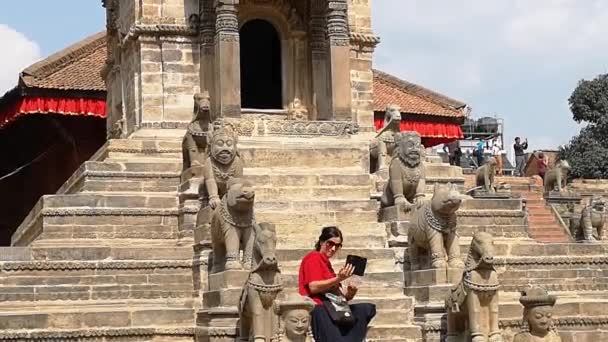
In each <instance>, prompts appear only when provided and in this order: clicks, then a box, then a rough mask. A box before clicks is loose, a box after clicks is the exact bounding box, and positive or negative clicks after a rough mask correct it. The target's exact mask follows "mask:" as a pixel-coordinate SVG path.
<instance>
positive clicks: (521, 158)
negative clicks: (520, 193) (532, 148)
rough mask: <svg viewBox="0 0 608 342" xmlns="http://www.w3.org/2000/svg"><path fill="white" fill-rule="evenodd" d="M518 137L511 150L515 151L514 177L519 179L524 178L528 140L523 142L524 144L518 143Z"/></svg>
mask: <svg viewBox="0 0 608 342" xmlns="http://www.w3.org/2000/svg"><path fill="white" fill-rule="evenodd" d="M520 141H521V139H519V137H516V138H515V144H513V150H515V175H516V176H519V177H523V176H524V167H525V166H526V152H524V151H525V150H527V149H528V139H527V138H526V140H524V143H523V144H522V143H520Z"/></svg>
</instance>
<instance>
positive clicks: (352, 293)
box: [344, 283, 359, 300]
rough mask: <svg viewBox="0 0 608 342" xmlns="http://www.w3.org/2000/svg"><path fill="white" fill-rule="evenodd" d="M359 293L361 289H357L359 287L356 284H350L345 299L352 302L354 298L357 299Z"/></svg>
mask: <svg viewBox="0 0 608 342" xmlns="http://www.w3.org/2000/svg"><path fill="white" fill-rule="evenodd" d="M357 291H359V288H358V287H357V285H355V284H352V283H351V284H348V286H347V287H346V293H345V294H344V297H346V300H351V299H353V298H355V296H356V295H357Z"/></svg>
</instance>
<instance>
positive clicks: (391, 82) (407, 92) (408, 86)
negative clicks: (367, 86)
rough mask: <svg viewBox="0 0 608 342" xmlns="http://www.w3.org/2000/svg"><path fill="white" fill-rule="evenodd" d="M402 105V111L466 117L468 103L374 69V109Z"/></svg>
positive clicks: (383, 109)
mask: <svg viewBox="0 0 608 342" xmlns="http://www.w3.org/2000/svg"><path fill="white" fill-rule="evenodd" d="M391 104H395V105H398V106H399V107H401V112H402V113H408V114H422V115H433V116H444V117H454V118H464V116H465V110H466V104H465V103H463V102H460V101H457V100H454V99H451V98H449V97H447V96H445V95H442V94H439V93H436V92H434V91H432V90H429V89H426V88H424V87H421V86H419V85H417V84H414V83H410V82H407V81H404V80H402V79H399V78H397V77H395V76H392V75H389V74H387V73H385V72H382V71H379V70H374V111H382V112H383V111H385V110H386V107H387V106H388V105H391Z"/></svg>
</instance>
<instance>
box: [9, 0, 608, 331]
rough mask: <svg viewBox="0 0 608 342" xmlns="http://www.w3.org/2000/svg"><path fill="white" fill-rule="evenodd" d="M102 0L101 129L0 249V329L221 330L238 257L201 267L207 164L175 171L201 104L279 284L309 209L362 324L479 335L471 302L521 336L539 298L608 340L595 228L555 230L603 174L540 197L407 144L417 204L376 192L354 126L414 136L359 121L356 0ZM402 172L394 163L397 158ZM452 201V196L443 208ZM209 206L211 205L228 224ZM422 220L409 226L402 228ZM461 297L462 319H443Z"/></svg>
mask: <svg viewBox="0 0 608 342" xmlns="http://www.w3.org/2000/svg"><path fill="white" fill-rule="evenodd" d="M103 5H104V7H105V8H106V10H107V45H106V48H107V58H106V60H107V62H106V65H105V67H104V70H103V74H102V75H103V77H104V79H105V82H106V88H107V99H106V103H107V129H108V134H109V135H110V138H111V139H109V140H108V141H107V143H105V145H103V147H102V148H101V149H99V150H98V151H97V152H96V153H95V154H94V155H93V156H92V157H91V158H90V159H89V160H88V161H86V162H84V163H83V164H82V165H81V166H80V167H79V168H78V170H77V171H76V172H75V173H74V174H73V175H72V176H71V177H70V178H69V179H68V180H67V181H66V182H65V183H64V184H63V186H61V188H60V189H59V190H58V191H57V193H56V194H55V195H45V196H43V197H41V198H40V200H39V201H38V202H37V204H36V205H35V206H34V207H33V208H32V209H31V211H30V213H29V214H28V216H27V217H26V218H25V219H24V220H23V222H22V223H21V225H19V227H18V228H16V230H15V232H14V234H13V235H12V237H11V247H5V248H1V249H0V298H1V301H0V307H1V309H0V327H1V328H2V329H1V330H0V341H168V342H185V341H216V342H220V341H222V342H224V341H237V340H238V338H239V334H240V333H241V331H239V330H240V328H239V327H240V324H239V321H240V320H242V317H241V316H242V312H241V311H240V310H239V307H240V306H241V305H242V304H241V303H240V295H241V292H242V289H243V285H244V283H245V281H247V279H248V278H247V277H248V275H249V272H248V271H244V270H228V269H226V270H213V269H212V266H213V265H214V262H217V261H218V260H214V259H213V258H214V255H217V246H216V245H215V242H214V243H213V244H212V243H210V238H209V232H208V230H209V223H208V221H207V220H208V217H207V216H205V215H206V212H205V210H207V209H208V210H211V209H210V208H209V207H207V204H208V203H207V200H208V201H209V203H210V202H211V197H210V196H207V198H206V199H205V200H203V201H201V197H205V196H206V195H201V193H199V188H200V187H201V184H200V183H197V179H198V180H200V179H201V173H200V168H203V169H204V168H205V167H207V168H208V167H210V164H209V163H210V162H203V164H204V165H198V166H197V165H194V166H193V167H190V168H188V170H189V172H190V173H186V172H182V171H184V170H183V150H182V148H183V146H182V141H183V139H184V134H186V132H189V134H192V135H194V136H197V132H198V131H195V130H192V129H191V126H190V123H191V121H192V118H193V114H197V115H198V114H200V113H202V112H204V113H208V115H209V116H210V117H211V119H215V123H216V124H215V125H214V124H210V125H209V128H208V130H212V131H213V130H215V129H216V128H217V127H219V126H222V125H223V126H225V127H229V129H227V131H228V133H225V134H226V136H228V137H232V138H235V139H234V140H235V142H236V140H237V138H236V137H238V158H239V161H240V162H241V163H242V165H243V171H242V173H243V175H242V178H243V179H245V180H246V181H248V182H250V183H251V184H252V189H253V191H255V220H256V221H257V222H268V223H271V225H267V224H265V225H263V226H264V227H266V226H268V227H270V226H272V227H274V232H276V240H277V246H276V251H274V253H275V254H276V258H277V259H278V265H279V267H280V270H281V273H280V274H281V283H280V285H281V290H282V292H284V293H286V294H292V293H294V292H295V291H296V289H297V281H298V279H297V272H298V267H299V263H300V260H301V258H302V257H303V256H304V255H305V254H306V253H307V252H308V251H310V250H311V249H312V248H313V246H314V243H315V241H316V239H317V237H318V234H319V231H320V228H321V227H322V226H323V225H327V224H337V225H338V226H339V227H340V228H341V229H342V230H343V232H344V233H345V240H344V248H343V249H342V250H341V251H340V253H339V255H338V257H337V258H335V259H336V260H333V261H334V267H335V268H337V267H340V265H342V264H343V263H344V260H345V258H346V256H347V255H348V254H356V255H359V256H363V257H366V258H367V259H368V264H367V270H366V275H365V277H364V278H363V280H362V283H361V286H360V291H359V294H358V296H357V297H356V299H355V301H360V302H371V303H374V304H375V305H376V306H377V309H378V314H377V316H376V317H375V318H374V320H373V321H372V322H371V326H370V330H369V332H368V335H367V341H369V342H371V341H408V342H423V341H424V342H441V341H445V340H448V341H455V340H458V338H461V339H460V340H462V341H468V340H470V338H469V337H470V336H471V335H473V338H474V339H473V341H475V342H477V341H480V339H479V338H480V336H478V335H475V334H477V330H476V329H478V328H477V327H476V326H475V324H473V323H472V322H487V321H489V322H490V323H487V324H485V323H483V324H481V325H482V326H481V330H484V331H485V332H486V335H488V334H487V333H488V332H489V333H490V334H489V335H491V337H490V339H489V340H488V341H489V342H498V341H509V342H510V341H513V339H514V338H515V335H516V334H519V335H518V337H517V339H518V340H521V338H527V336H529V335H530V334H531V332H533V331H536V330H535V329H536V326H534V327H532V326H531V325H532V319H527V320H524V319H522V314H523V313H525V315H526V317H527V318H530V314H529V312H531V311H530V310H532V309H533V308H535V307H537V306H540V305H541V304H542V305H544V307H549V306H550V307H551V308H552V310H553V323H552V325H551V326H550V327H549V328H550V329H551V334H549V335H547V336H550V337H551V338H555V336H557V334H559V336H560V337H561V340H562V341H564V342H566V341H568V342H570V341H572V342H573V341H583V342H596V341H608V313H607V311H606V310H607V309H606V308H607V307H608V273H607V266H606V265H607V263H608V257H607V256H606V253H607V252H608V244H606V243H604V242H603V241H602V240H599V241H594V242H589V243H579V242H576V234H573V233H571V232H570V231H569V229H568V222H570V221H572V222H578V221H577V219H579V218H580V220H579V221H580V222H583V223H581V224H583V225H585V224H586V223H585V222H588V221H589V220H591V222H593V223H594V224H595V222H596V221H597V222H599V221H598V220H595V219H594V216H591V218H589V216H585V213H592V214H589V215H593V213H597V214H598V215H603V212H600V211H599V209H597V212H596V211H593V210H596V209H595V207H594V206H593V205H591V204H590V205H588V206H585V205H584V203H585V201H586V198H587V197H590V196H592V195H605V191H604V190H603V189H605V187H604V186H603V185H601V184H595V183H594V184H589V183H584V182H577V183H574V184H571V185H568V186H567V187H566V189H565V190H564V191H563V192H560V193H555V192H554V191H549V192H548V193H545V194H544V193H543V187H542V185H539V184H537V183H534V182H532V181H530V180H529V179H527V178H505V177H497V179H496V180H495V182H506V183H509V185H510V187H508V191H507V190H496V191H494V187H493V185H494V184H488V189H489V191H487V192H485V193H483V192H482V191H478V190H479V189H477V190H476V192H473V193H471V192H469V191H467V189H468V188H470V187H473V186H474V184H473V183H474V182H475V179H474V178H470V177H467V176H465V175H463V173H462V169H461V168H459V167H456V166H449V165H447V164H445V163H442V162H441V161H440V160H439V158H437V156H433V155H426V154H425V153H424V151H423V150H422V151H418V152H422V153H420V154H421V158H422V160H423V163H422V164H421V165H419V166H416V167H410V168H412V169H414V168H416V169H415V172H417V173H416V176H415V177H410V178H407V177H406V179H408V180H407V181H406V183H407V182H414V180H412V178H415V181H416V182H421V181H423V182H421V183H416V184H422V186H420V187H419V189H417V191H416V194H415V195H416V196H415V197H416V198H415V199H413V200H412V202H414V201H418V199H417V198H418V197H420V198H422V199H423V200H424V201H426V202H424V203H423V202H420V203H423V204H421V205H420V206H419V207H418V206H416V205H413V206H411V207H410V206H401V204H399V203H397V201H396V200H395V201H393V202H390V203H388V204H386V203H384V201H383V204H382V208H381V201H380V200H379V199H381V197H382V195H381V194H380V193H381V190H383V189H386V188H387V187H394V185H393V183H391V181H390V177H394V176H395V173H393V172H392V167H391V168H390V169H391V170H389V171H387V169H386V168H385V169H382V168H380V169H379V170H377V171H376V172H374V174H370V163H372V157H370V145H373V146H380V145H382V144H384V145H382V146H384V147H385V148H386V150H387V151H393V147H395V146H396V148H395V149H394V151H393V152H387V153H389V154H390V155H388V157H389V158H388V159H389V160H390V163H391V164H392V163H398V162H400V159H407V158H406V157H407V156H404V155H405V154H406V152H405V151H406V150H412V149H414V146H417V145H416V144H415V142H416V141H417V140H416V139H418V142H419V140H420V139H419V137H418V138H416V135H415V134H411V133H407V134H397V132H390V131H384V132H387V134H384V133H383V134H382V135H379V136H378V137H376V132H375V129H374V108H373V105H372V101H373V100H372V95H373V91H374V89H373V82H374V70H372V55H373V51H374V47H375V46H376V44H377V43H378V42H379V39H378V38H377V37H376V36H375V35H374V32H373V30H372V26H371V1H370V0H297V1H295V0H162V1H161V0H143V1H142V0H140V1H135V0H121V1H118V0H105V1H104V2H103ZM279 46H280V48H278V47H279ZM244 52H246V53H244ZM195 94H198V95H197V97H196V99H198V100H197V101H195V100H193V96H194V95H195ZM199 100H200V101H199ZM455 107H458V108H460V107H459V105H455ZM193 108H194V113H193ZM393 111H394V110H393ZM387 114H388V113H387ZM212 121H213V120H212ZM387 122H389V121H388V120H387ZM223 126H222V127H223ZM201 127H202V126H201ZM396 127H397V128H398V127H399V126H398V125H397V126H396ZM203 131H205V127H203ZM203 131H200V132H198V133H201V132H203ZM389 133H390V134H389ZM393 133H394V134H393ZM214 134H216V136H217V134H220V133H217V132H215V131H214ZM198 136H200V137H202V136H204V135H203V134H202V133H201V134H199V135H198ZM406 138H407V139H411V140H412V141H413V142H414V143H413V144H411V145H407V144H406V143H407V142H408V141H406V140H405V139H406ZM184 140H185V139H184ZM211 141H213V140H211ZM422 142H424V139H423V140H422ZM207 143H208V142H207ZM374 144H376V145H374ZM391 144H392V145H391ZM203 152H204V151H203ZM210 154H211V157H209V160H211V159H212V158H213V152H210ZM204 156H205V157H206V156H207V155H206V154H205V155H204ZM235 158H236V157H235ZM387 163H388V162H387ZM213 165H215V164H213ZM215 166H217V165H215ZM199 167H200V168H199ZM207 171H208V169H207ZM220 171H222V170H220ZM410 171H411V170H409V169H408V166H404V167H403V170H402V172H403V174H405V175H407V174H408V172H410ZM222 172H223V173H222ZM222 172H219V173H218V172H217V170H215V169H214V170H213V174H214V175H215V178H216V179H217V180H218V182H217V183H218V184H220V183H221V182H224V183H225V184H224V190H221V191H224V192H226V191H228V192H229V191H230V189H232V187H231V185H227V184H229V183H230V180H229V178H231V177H232V176H234V175H235V174H236V173H238V172H237V171H236V170H234V169H230V168H229V169H227V170H224V171H222ZM218 174H219V175H220V176H219V178H218ZM399 175H401V174H399ZM239 176H240V175H239ZM492 179H493V178H492ZM243 182H244V181H243ZM448 183H449V185H447V184H448ZM206 186H207V187H208V185H206ZM404 186H407V184H405V185H404ZM218 189H219V188H218ZM216 191H217V190H216ZM384 191H386V190H384ZM392 191H393V192H394V191H396V190H395V189H394V188H393V190H392ZM400 191H401V192H403V189H401V190H400ZM465 192H466V194H465ZM383 194H384V193H383ZM471 194H472V195H473V196H469V195H471ZM422 195H424V196H422ZM581 198H582V199H581ZM448 200H449V201H448ZM448 202H450V203H456V204H457V205H458V207H456V208H457V209H458V210H457V211H450V212H449V213H448V212H446V211H442V210H443V207H442V205H441V203H444V204H445V203H448ZM400 203H401V202H400ZM408 203H409V202H408ZM593 203H599V201H597V202H595V200H594V202H593ZM222 208H223V207H221V206H220V207H218V208H216V209H214V211H213V214H212V215H215V216H214V217H219V216H221V217H223V220H225V221H226V222H229V221H230V220H229V218H226V216H225V215H224V216H222V215H223V214H222V212H221V210H222ZM456 208H453V209H454V210H455V209H456ZM598 208H599V207H598ZM424 210H427V211H424ZM438 213H440V214H441V215H439V214H438ZM428 215H431V216H432V215H437V216H432V218H433V219H434V220H433V219H428V218H429V216H428ZM442 215H443V216H442ZM437 217H440V218H441V219H437ZM601 217H603V216H601ZM250 218H251V217H250ZM418 218H420V220H421V221H419V222H423V223H420V224H418V225H416V223H415V222H418V221H416V219H418ZM424 218H427V219H428V220H427V221H423V219H424ZM444 218H445V220H444ZM250 222H251V221H250ZM602 223H603V221H602ZM213 224H215V223H214V222H212V223H211V226H213ZM232 224H233V225H235V226H239V224H240V223H239V222H232ZM260 226H262V224H260ZM414 229H416V230H420V229H433V230H434V231H435V232H438V233H434V234H435V236H438V235H437V234H443V236H450V237H451V239H453V238H454V237H456V239H455V240H451V243H450V244H449V247H448V249H449V250H450V251H448V252H450V257H451V256H452V254H453V255H462V261H463V263H462V264H459V263H458V262H452V260H450V262H449V264H447V263H446V264H442V263H441V262H437V255H430V258H428V255H422V252H420V253H421V257H420V258H419V259H416V260H417V266H416V267H414V266H413V265H412V261H413V256H415V255H414V254H413V252H412V251H411V250H410V247H411V245H410V242H412V241H413V240H412V239H411V238H409V239H408V235H409V236H412V235H413V234H414V233H413V232H414ZM447 230H449V232H447ZM268 231H271V230H268ZM427 232H430V230H427ZM269 234H270V233H269ZM273 234H274V233H273ZM458 235H459V238H458ZM257 236H261V234H258V235H257ZM257 236H256V237H257ZM425 244H429V242H428V241H424V242H422V243H419V245H417V247H416V248H417V249H420V250H421V251H422V250H424V246H425ZM446 245H447V244H445V245H438V246H432V247H433V248H439V249H437V250H441V248H446V247H445V246H446ZM433 254H437V253H433ZM243 255H244V256H243V257H244V258H247V250H245V251H244V253H243ZM239 258H240V256H239ZM253 259H254V261H255V260H256V256H253ZM454 259H457V258H454ZM418 261H419V263H418ZM484 263H486V264H487V265H486V264H484ZM429 265H430V266H429ZM480 265H481V266H480ZM484 265H486V266H487V267H486V268H485V269H484V268H483V267H482V266H484ZM463 267H464V269H463ZM484 272H485V273H484ZM463 273H464V274H465V276H464V277H463ZM483 274H488V275H489V277H488V278H487V279H485V280H487V282H485V283H483V284H481V285H483V286H481V285H480V284H479V283H480V282H482V281H481V280H477V279H476V278H475V277H483V276H482V275H483ZM455 286H456V287H455ZM475 286H477V288H476V287H475ZM484 286H485V287H484ZM531 286H534V287H540V288H542V289H540V290H538V289H535V290H529V291H528V290H527V289H528V288H529V287H531ZM276 288H278V287H276ZM458 289H461V290H462V289H465V290H462V291H461V290H458ZM459 291H460V292H459ZM484 291H490V292H491V293H492V295H491V296H486V297H487V298H492V300H493V301H490V300H486V299H484V298H485V297H483V296H482V295H480V294H479V292H484ZM526 291H527V292H526ZM547 291H548V292H549V293H550V295H548V294H547ZM522 292H524V294H522ZM536 293H540V294H541V297H542V298H541V297H539V296H535V295H534V294H536ZM475 296H477V297H475ZM446 298H447V299H446ZM463 298H477V300H478V301H479V303H478V305H475V302H474V300H470V301H469V300H468V299H467V300H466V305H462V306H461V305H460V304H463V303H465V302H462V300H463ZM479 298H482V299H479ZM494 299H495V300H494ZM288 304H289V303H288ZM288 304H284V305H283V307H289V305H288ZM537 304H538V305H537ZM294 305H295V304H294ZM522 305H524V306H522ZM535 305H537V306H535ZM280 307H281V306H280V305H279V308H280ZM465 307H466V308H467V310H468V313H471V312H472V313H477V316H478V317H476V318H472V317H473V315H469V316H467V317H466V318H462V320H464V321H458V320H455V319H454V318H455V317H457V314H461V313H462V310H461V308H465ZM524 308H525V309H526V311H525V312H524ZM281 310H282V309H280V310H279V311H281ZM536 310H537V311H538V310H539V309H536ZM537 311H534V312H537ZM462 317H465V316H464V315H463V316H462ZM465 321H466V322H468V323H469V326H468V327H465V328H464V330H465V331H464V332H463V335H462V336H459V337H456V335H454V334H455V333H457V332H458V333H460V332H461V331H460V330H459V327H455V323H463V322H465ZM524 321H526V323H524ZM492 327H498V328H496V329H498V330H496V329H494V328H492ZM492 329H494V330H495V331H489V330H492ZM553 329H555V330H553ZM448 334H450V336H448ZM467 336H469V337H467ZM270 338H271V337H270V336H268V339H267V340H268V341H270V340H271V339H270ZM455 338H456V339H455ZM274 340H275V341H276V339H274ZM460 340H458V341H460ZM530 341H532V340H530ZM538 341H543V340H542V339H538ZM545 341H549V340H548V339H545ZM551 341H554V340H551Z"/></svg>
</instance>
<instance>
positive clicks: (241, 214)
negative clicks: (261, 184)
mask: <svg viewBox="0 0 608 342" xmlns="http://www.w3.org/2000/svg"><path fill="white" fill-rule="evenodd" d="M227 188H228V192H227V193H226V195H225V196H224V197H223V198H222V201H221V203H220V205H219V206H218V207H217V208H216V209H215V210H214V211H213V215H212V218H211V243H212V247H213V267H212V269H211V272H212V273H216V272H220V271H222V270H239V269H250V268H251V253H252V248H253V240H254V234H253V229H254V228H253V226H254V223H255V217H254V212H253V205H254V199H255V192H254V190H253V187H252V185H251V183H249V182H248V181H244V180H242V179H239V178H232V179H230V180H229V181H228V184H227ZM241 251H243V260H242V262H241V260H240V258H239V256H240V252H241Z"/></svg>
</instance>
